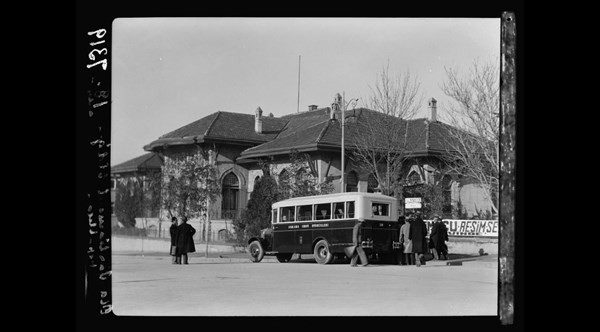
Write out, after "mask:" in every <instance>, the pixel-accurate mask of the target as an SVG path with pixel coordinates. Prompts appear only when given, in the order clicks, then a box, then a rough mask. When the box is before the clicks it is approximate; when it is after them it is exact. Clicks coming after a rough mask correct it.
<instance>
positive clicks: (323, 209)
mask: <svg viewBox="0 0 600 332" xmlns="http://www.w3.org/2000/svg"><path fill="white" fill-rule="evenodd" d="M315 214H316V215H317V218H316V219H317V220H327V219H331V204H330V203H327V204H317V206H316V209H315Z"/></svg>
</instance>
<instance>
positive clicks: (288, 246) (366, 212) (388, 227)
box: [248, 192, 402, 264]
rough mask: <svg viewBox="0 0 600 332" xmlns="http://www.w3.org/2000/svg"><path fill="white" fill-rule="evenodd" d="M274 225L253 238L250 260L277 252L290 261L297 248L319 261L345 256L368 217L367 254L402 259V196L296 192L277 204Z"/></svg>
mask: <svg viewBox="0 0 600 332" xmlns="http://www.w3.org/2000/svg"><path fill="white" fill-rule="evenodd" d="M271 213H272V215H271V227H270V228H267V229H264V230H262V231H261V235H260V236H257V237H253V238H251V239H249V240H248V253H249V255H250V260H251V261H253V262H260V261H261V260H262V259H263V257H264V256H265V255H274V256H276V257H277V260H278V261H279V262H288V261H289V260H290V259H291V258H292V256H293V255H294V254H295V253H298V254H313V255H314V258H315V260H316V261H317V262H318V263H319V264H328V263H331V262H332V261H333V260H334V259H335V258H340V259H341V258H343V257H344V256H346V254H345V252H344V248H346V247H348V246H352V229H353V227H354V225H355V224H356V223H358V222H359V221H364V225H363V239H362V240H363V241H362V247H363V248H364V249H365V252H366V253H367V255H368V256H370V257H373V256H375V255H376V256H377V258H378V260H379V261H385V262H389V263H392V264H397V263H398V262H399V258H400V255H401V254H402V253H401V252H400V250H399V247H400V244H399V242H398V235H399V226H398V200H397V199H396V198H394V197H390V196H385V195H382V194H378V193H364V192H348V193H337V194H328V195H318V196H307V197H296V198H291V199H287V200H283V201H280V202H277V203H274V204H273V205H272V210H271Z"/></svg>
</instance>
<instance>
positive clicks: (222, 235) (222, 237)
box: [217, 229, 229, 241]
mask: <svg viewBox="0 0 600 332" xmlns="http://www.w3.org/2000/svg"><path fill="white" fill-rule="evenodd" d="M217 239H218V240H219V241H227V240H229V231H228V230H226V229H221V230H219V232H218V233H217Z"/></svg>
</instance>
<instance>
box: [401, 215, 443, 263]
mask: <svg viewBox="0 0 600 332" xmlns="http://www.w3.org/2000/svg"><path fill="white" fill-rule="evenodd" d="M399 222H400V223H401V224H402V225H401V227H400V237H399V238H400V242H402V245H403V247H404V261H403V262H401V264H403V265H416V266H421V264H423V263H425V256H424V254H425V253H426V252H428V249H431V250H432V252H433V255H434V259H436V260H437V259H440V257H443V259H448V247H447V246H446V241H448V228H447V227H446V224H444V223H443V222H442V218H440V216H438V215H435V216H434V217H433V225H432V227H431V234H430V235H429V242H427V241H426V236H427V225H425V222H424V221H423V219H422V218H421V216H420V214H410V215H409V216H408V218H406V219H404V218H402V217H401V218H400V220H399Z"/></svg>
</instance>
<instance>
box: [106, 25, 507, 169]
mask: <svg viewBox="0 0 600 332" xmlns="http://www.w3.org/2000/svg"><path fill="white" fill-rule="evenodd" d="M112 29H113V30H112V31H113V35H112V57H111V59H112V104H111V111H112V120H111V127H112V129H111V166H112V165H116V164H119V163H122V162H124V161H127V160H129V159H132V158H135V157H138V156H140V155H142V154H144V153H146V151H144V150H143V146H144V145H146V144H148V143H150V142H152V141H153V140H156V139H158V138H159V137H160V136H162V135H164V134H166V133H168V132H170V131H173V130H175V129H177V128H180V127H182V126H185V125H187V124H189V123H191V122H193V121H196V120H198V119H201V118H203V117H205V116H207V115H209V114H212V113H214V112H217V111H227V112H236V113H247V114H254V111H255V110H256V108H257V107H260V108H261V109H262V110H263V112H264V113H263V114H264V115H268V114H269V113H273V115H274V116H276V117H279V116H283V115H286V114H291V113H296V111H297V107H298V104H299V110H300V112H303V111H306V110H307V109H308V105H318V106H319V107H326V106H330V105H331V103H332V101H333V98H334V95H335V94H336V93H340V94H344V95H345V97H346V100H349V99H351V98H360V101H359V105H358V106H361V104H360V102H362V101H366V100H367V99H368V98H369V95H370V94H371V87H373V86H374V85H375V81H376V78H377V76H376V75H377V73H378V72H380V71H381V69H382V67H383V66H385V65H386V64H388V61H389V72H390V74H392V75H396V74H400V73H402V72H405V71H406V70H409V71H410V73H411V75H413V76H416V77H417V78H418V80H419V81H420V82H421V92H422V93H423V96H424V101H423V105H422V108H421V110H420V112H419V114H418V115H417V117H428V116H429V115H428V111H427V105H426V103H427V99H429V98H430V97H433V98H435V99H436V100H437V101H438V116H439V117H442V118H443V114H444V105H445V104H446V103H448V102H449V101H450V100H449V99H448V98H447V97H446V96H445V95H444V94H443V92H442V90H441V89H440V85H441V84H442V82H443V81H444V79H445V76H446V74H445V70H444V67H446V68H450V67H451V68H457V69H459V70H460V71H464V72H466V71H468V70H469V68H470V66H471V65H472V63H473V61H475V60H477V61H480V62H496V63H497V62H498V61H499V59H500V56H499V55H500V19H499V18H117V19H116V20H114V21H113V27H112ZM299 57H300V59H299ZM299 64H300V66H299ZM299 67H300V68H299ZM299 69H300V101H299V103H298V74H299Z"/></svg>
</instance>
